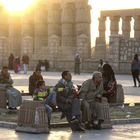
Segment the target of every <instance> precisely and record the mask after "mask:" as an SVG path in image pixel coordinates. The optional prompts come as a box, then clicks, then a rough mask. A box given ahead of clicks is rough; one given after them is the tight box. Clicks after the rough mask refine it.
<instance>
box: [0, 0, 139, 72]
mask: <svg viewBox="0 0 140 140" xmlns="http://www.w3.org/2000/svg"><path fill="white" fill-rule="evenodd" d="M90 10H91V6H90V5H89V4H88V0H38V3H37V4H36V5H34V6H33V7H32V8H31V9H30V10H28V11H27V12H26V13H25V14H23V15H16V16H15V15H10V14H8V13H6V11H5V10H4V8H3V7H2V6H1V7H0V17H1V18H0V65H1V66H2V65H6V64H7V62H8V56H9V55H10V53H13V54H14V55H15V56H20V57H22V55H23V54H24V53H27V54H28V55H29V56H30V69H32V70H33V69H34V68H35V67H36V64H37V62H38V60H49V63H50V70H64V69H68V70H72V71H73V69H74V56H75V54H76V53H77V52H78V53H79V54H80V56H81V62H82V63H81V70H82V71H83V72H85V71H86V72H92V71H93V70H96V69H97V65H98V60H99V59H100V58H103V59H105V60H107V61H108V62H109V63H110V64H111V65H112V66H113V67H114V70H115V71H116V72H121V73H122V72H123V73H128V72H130V62H131V59H132V57H133V55H134V54H135V53H139V54H140V40H139V38H140V17H139V15H140V10H139V9H132V10H113V11H101V16H100V18H99V37H97V39H96V46H95V55H94V56H92V54H91V35H90V23H91V16H90ZM107 17H110V21H111V25H110V32H111V36H110V43H109V48H107V44H106V41H105V30H106V26H105V21H106V18H107ZM120 18H122V35H118V31H119V20H120ZM132 18H134V21H135V22H134V31H135V36H134V38H131V39H130V21H131V19H132Z"/></svg>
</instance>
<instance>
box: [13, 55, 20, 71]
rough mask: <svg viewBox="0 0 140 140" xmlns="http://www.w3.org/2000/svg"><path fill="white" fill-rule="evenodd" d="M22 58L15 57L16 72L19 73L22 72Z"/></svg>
mask: <svg viewBox="0 0 140 140" xmlns="http://www.w3.org/2000/svg"><path fill="white" fill-rule="evenodd" d="M20 69H21V67H20V58H19V57H18V56H16V57H15V59H14V72H15V73H18V72H19V71H20Z"/></svg>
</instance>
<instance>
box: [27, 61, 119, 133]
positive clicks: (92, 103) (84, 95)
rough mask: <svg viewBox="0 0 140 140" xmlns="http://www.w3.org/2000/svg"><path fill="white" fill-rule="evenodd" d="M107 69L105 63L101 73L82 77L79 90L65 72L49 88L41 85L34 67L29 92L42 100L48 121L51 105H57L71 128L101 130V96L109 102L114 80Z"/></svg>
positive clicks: (108, 66)
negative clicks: (85, 78)
mask: <svg viewBox="0 0 140 140" xmlns="http://www.w3.org/2000/svg"><path fill="white" fill-rule="evenodd" d="M110 68H111V66H110V65H109V64H105V65H104V68H103V69H104V70H103V72H99V71H96V72H94V73H93V76H92V78H91V79H89V80H86V81H85V82H84V83H83V84H82V86H81V88H80V90H79V91H77V89H76V88H75V86H74V85H73V82H72V75H71V73H70V72H69V71H63V72H62V74H61V76H62V78H61V79H60V80H59V81H58V83H57V84H56V85H55V86H54V87H53V89H52V88H49V87H47V86H45V81H44V80H43V77H42V76H41V70H40V69H36V71H35V72H34V73H33V75H31V76H30V78H29V91H30V94H33V98H34V100H41V101H42V100H44V101H45V102H44V104H45V107H46V110H47V112H48V120H49V122H50V120H51V113H52V110H53V108H54V107H55V106H58V108H59V110H60V111H61V112H62V116H61V118H63V117H66V119H67V121H68V122H69V124H70V127H71V129H72V131H85V128H87V129H90V128H96V129H101V124H102V123H103V122H104V115H103V108H102V107H103V106H102V99H103V98H105V97H106V98H107V100H108V101H109V102H111V96H114V94H116V93H115V91H116V87H115V85H116V80H115V76H114V72H113V70H112V69H111V70H112V74H113V75H111V72H109V70H110ZM107 74H109V76H107ZM110 75H111V76H110ZM35 83H36V85H35ZM81 112H82V114H81ZM83 124H84V125H83ZM83 126H84V127H83Z"/></svg>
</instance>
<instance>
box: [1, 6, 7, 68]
mask: <svg viewBox="0 0 140 140" xmlns="http://www.w3.org/2000/svg"><path fill="white" fill-rule="evenodd" d="M0 8H1V9H0V67H1V66H3V65H5V64H7V57H8V55H9V49H8V15H7V14H6V13H5V12H4V10H3V8H2V7H0Z"/></svg>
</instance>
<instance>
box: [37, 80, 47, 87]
mask: <svg viewBox="0 0 140 140" xmlns="http://www.w3.org/2000/svg"><path fill="white" fill-rule="evenodd" d="M36 87H37V88H39V89H45V81H43V80H39V81H37V84H36Z"/></svg>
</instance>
